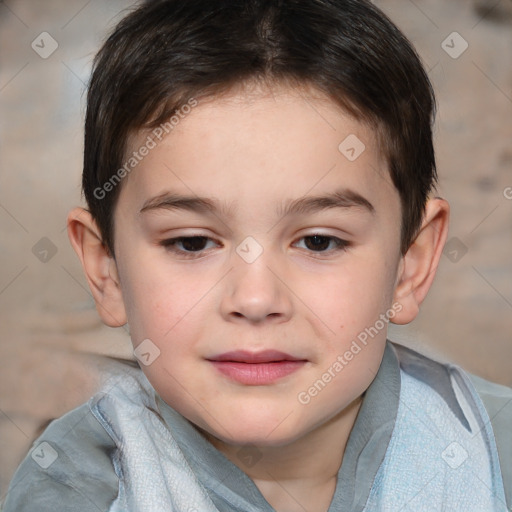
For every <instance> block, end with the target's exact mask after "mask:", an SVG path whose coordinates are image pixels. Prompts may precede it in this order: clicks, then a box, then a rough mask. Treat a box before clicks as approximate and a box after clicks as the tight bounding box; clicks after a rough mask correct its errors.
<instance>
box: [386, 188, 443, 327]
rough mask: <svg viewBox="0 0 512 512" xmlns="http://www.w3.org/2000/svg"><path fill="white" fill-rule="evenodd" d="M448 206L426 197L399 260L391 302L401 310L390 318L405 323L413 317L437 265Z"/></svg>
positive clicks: (440, 200) (438, 199) (396, 322)
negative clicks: (415, 232)
mask: <svg viewBox="0 0 512 512" xmlns="http://www.w3.org/2000/svg"><path fill="white" fill-rule="evenodd" d="M449 215H450V207H449V205H448V202H447V201H445V200H444V199H440V198H434V199H430V200H429V201H428V203H427V205H426V208H425V215H424V217H423V223H422V225H421V229H420V231H419V233H418V235H417V237H416V239H415V240H414V242H413V243H412V244H411V246H410V247H409V249H408V251H407V253H406V254H405V255H404V256H403V257H402V261H401V262H400V268H399V273H398V277H397V285H396V287H395V294H394V302H397V303H399V304H401V306H402V309H401V311H400V312H399V313H398V314H397V315H395V317H394V318H393V320H392V322H393V323H395V324H407V323H409V322H411V321H412V320H414V318H416V316H417V314H418V312H419V308H420V305H421V303H422V302H423V300H424V299H425V297H426V295H427V292H428V290H429V289H430V286H431V285H432V282H433V280H434V276H435V273H436V270H437V266H438V265H439V260H440V258H441V254H442V252H443V247H444V244H445V241H446V237H447V234H448V220H449Z"/></svg>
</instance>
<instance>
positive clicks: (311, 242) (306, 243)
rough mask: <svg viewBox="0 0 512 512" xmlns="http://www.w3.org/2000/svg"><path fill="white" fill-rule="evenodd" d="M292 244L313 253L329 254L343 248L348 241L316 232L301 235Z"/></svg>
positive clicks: (346, 245) (347, 244)
mask: <svg viewBox="0 0 512 512" xmlns="http://www.w3.org/2000/svg"><path fill="white" fill-rule="evenodd" d="M294 245H295V247H299V248H300V249H305V250H307V251H310V252H313V253H327V254H331V253H334V252H336V251H343V250H345V249H346V248H347V247H348V246H349V245H350V243H349V242H347V241H346V240H342V239H341V238H337V237H335V236H328V235H319V234H317V235H309V236H303V237H302V238H300V239H299V240H297V242H295V244H294Z"/></svg>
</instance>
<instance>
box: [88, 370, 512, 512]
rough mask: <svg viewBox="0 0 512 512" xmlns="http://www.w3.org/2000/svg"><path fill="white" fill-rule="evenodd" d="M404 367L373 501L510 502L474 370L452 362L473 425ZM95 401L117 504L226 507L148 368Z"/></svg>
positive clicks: (209, 511)
mask: <svg viewBox="0 0 512 512" xmlns="http://www.w3.org/2000/svg"><path fill="white" fill-rule="evenodd" d="M400 373H401V380H402V381H401V393H400V405H399V408H398V415H397V420H396V424H395V428H394V431H393V435H392V438H391V441H390V444H389V447H388V450H387V452H386V456H385V459H384V461H383V463H382V465H381V467H380V469H379V471H378V473H377V477H376V479H375V481H374V483H373V486H372V490H371V492H370V495H369V498H368V501H367V503H366V506H365V508H364V511H365V512H397V511H398V510H400V511H402V512H406V511H411V512H412V511H414V512H432V511H444V510H446V511H450V512H453V511H461V512H462V511H463V512H471V511H474V512H486V511H489V512H491V511H492V512H502V511H503V512H506V511H507V508H506V505H505V495H504V490H503V483H502V478H501V473H500V468H499V461H498V456H497V450H496V445H495V441H494V436H493V433H492V430H491V426H490V420H489V417H488V415H487V413H486V411H485V409H484V407H483V405H482V403H481V401H480V399H479V397H478V396H477V394H476V391H475V390H474V388H473V387H472V385H471V383H470V382H469V379H468V378H467V377H466V376H465V375H464V374H463V372H462V371H459V370H458V369H457V368H455V367H452V370H451V374H452V377H451V379H452V386H453V388H454V390H455V393H456V396H457V398H458V401H459V405H460V406H461V408H462V410H463V412H464V415H465V416H466V418H467V420H468V422H469V424H470V427H471V432H469V431H467V430H466V429H465V428H464V426H463V425H462V424H461V422H460V421H459V420H458V419H457V418H456V417H455V416H454V414H453V413H452V411H451V410H450V408H449V407H448V406H447V404H446V402H445V401H444V400H443V399H442V398H441V397H440V396H439V395H438V394H437V393H435V392H434V391H433V390H432V389H431V388H430V387H428V386H427V385H426V384H423V383H422V382H420V381H419V380H417V379H415V378H413V377H411V376H410V375H408V374H406V373H405V372H403V371H401V372H400ZM90 407H91V410H92V412H93V414H94V415H95V416H96V418H97V419H98V420H99V421H100V423H101V424H102V425H103V426H104V428H105V429H106V430H107V432H109V434H110V436H111V437H112V439H114V441H115V443H116V445H117V447H118V450H117V453H116V456H115V459H114V467H115V471H116V473H117V476H118V477H119V495H118V497H117V499H116V500H115V501H114V502H113V504H112V506H111V507H110V509H109V512H127V511H130V512H138V511H141V512H142V511H143V512H163V511H166V512H167V511H168V512H171V511H172V512H219V511H218V509H217V508H216V507H215V505H214V504H213V502H212V501H211V499H210V498H209V496H208V494H207V492H206V490H205V489H204V488H203V486H202V485H201V483H200V482H199V481H198V480H197V478H196V476H195V475H194V473H193V472H192V470H191V468H190V467H189V465H188V463H187V461H186V460H185V458H184V456H183V454H182V452H181V451H180V449H179V447H178V444H177V442H176V440H175V439H174V438H173V436H172V433H171V432H170V431H169V429H168V428H167V427H166V425H165V424H164V423H163V421H162V420H161V419H160V417H159V415H158V414H156V413H155V411H157V404H156V402H155V394H154V391H153V389H152V388H151V385H150V384H149V382H148V381H147V379H146V378H145V377H144V375H143V374H141V373H139V377H135V375H134V377H133V378H128V377H126V376H124V377H123V378H121V379H119V380H117V381H115V382H111V385H110V386H109V390H108V391H105V392H103V393H100V394H98V395H96V397H95V398H94V399H93V401H92V402H91V404H90ZM220 512H221V511H220Z"/></svg>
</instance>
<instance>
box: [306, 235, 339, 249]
mask: <svg viewBox="0 0 512 512" xmlns="http://www.w3.org/2000/svg"><path fill="white" fill-rule="evenodd" d="M331 241H333V238H332V237H330V236H322V235H313V236H306V237H304V245H305V246H306V247H307V248H308V249H309V250H310V251H325V250H326V249H328V248H329V245H330V243H331Z"/></svg>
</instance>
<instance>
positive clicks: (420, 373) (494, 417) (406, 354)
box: [393, 344, 512, 506]
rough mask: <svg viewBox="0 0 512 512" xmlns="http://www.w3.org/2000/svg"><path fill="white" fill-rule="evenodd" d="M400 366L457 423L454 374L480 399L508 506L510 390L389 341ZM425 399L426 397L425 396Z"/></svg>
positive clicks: (511, 481) (511, 496) (511, 491)
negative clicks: (445, 407) (441, 403)
mask: <svg viewBox="0 0 512 512" xmlns="http://www.w3.org/2000/svg"><path fill="white" fill-rule="evenodd" d="M393 348H394V349H395V353H396V354H397V358H398V361H399V364H400V368H401V370H402V371H403V372H405V374H407V375H408V376H411V377H413V378H414V379H416V380H417V381H420V382H422V383H423V384H425V385H426V387H425V388H424V389H430V390H431V391H434V392H435V393H436V394H437V395H438V396H440V397H441V398H442V399H443V401H444V403H446V405H448V407H449V408H450V410H451V411H452V413H453V414H454V415H455V417H457V418H458V419H459V421H460V423H461V424H463V425H465V424H467V421H466V416H467V414H465V413H464V411H463V410H462V408H461V397H460V393H457V390H456V389H455V387H456V385H455V382H454V377H457V376H459V377H462V378H463V379H464V380H463V382H461V380H460V379H459V381H458V384H459V385H462V386H463V387H464V388H466V389H467V390H468V391H469V392H470V393H471V394H472V395H473V396H477V397H478V399H479V401H480V402H481V404H482V406H481V408H482V410H484V411H485V413H484V414H486V415H487V417H488V418H485V417H484V422H485V425H484V427H483V428H482V429H481V431H483V430H486V429H487V427H488V426H489V425H490V430H491V432H492V434H491V437H494V440H495V441H496V448H497V452H498V458H499V464H500V469H501V474H502V478H503V483H504V487H505V494H506V498H507V502H508V503H509V506H511V505H512V389H511V388H509V387H507V386H502V385H500V384H496V383H494V382H490V381H488V380H485V379H483V378H481V377H477V376H476V375H472V374H470V373H468V372H465V371H464V370H462V369H461V368H459V367H456V366H454V365H451V364H443V363H440V362H438V361H435V360H433V359H430V358H428V357H426V356H424V355H422V354H419V353H418V352H415V351H413V350H411V349H409V348H406V347H403V346H401V345H397V344H393ZM425 399H426V397H425Z"/></svg>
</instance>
